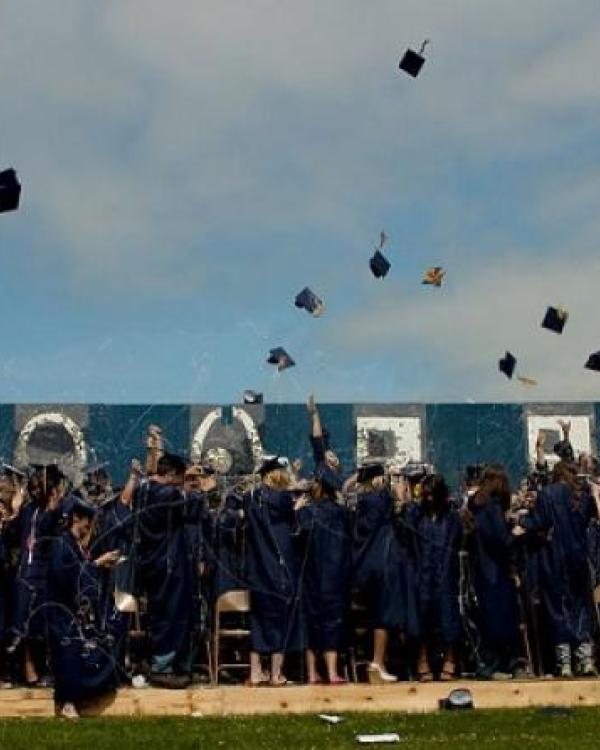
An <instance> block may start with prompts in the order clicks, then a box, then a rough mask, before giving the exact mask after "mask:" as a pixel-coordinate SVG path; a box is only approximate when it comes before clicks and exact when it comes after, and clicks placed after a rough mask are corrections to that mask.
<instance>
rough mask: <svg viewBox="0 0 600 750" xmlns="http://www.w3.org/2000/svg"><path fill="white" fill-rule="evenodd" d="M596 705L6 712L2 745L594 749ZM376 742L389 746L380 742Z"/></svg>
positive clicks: (96, 749) (35, 749)
mask: <svg viewBox="0 0 600 750" xmlns="http://www.w3.org/2000/svg"><path fill="white" fill-rule="evenodd" d="M599 725H600V709H595V708H589V709H588V708H580V709H577V710H576V711H574V712H573V714H572V715H570V716H550V717H549V716H543V715H540V713H539V712H537V711H536V710H534V709H531V710H529V709H527V710H510V711H471V712H465V713H460V712H459V713H446V712H444V713H442V712H440V713H436V714H424V715H406V714H389V713H388V714H346V715H345V716H344V721H343V723H341V724H337V725H335V726H330V725H328V724H325V723H324V722H322V721H321V720H320V719H318V718H317V717H316V716H283V715H281V716H268V717H244V718H228V719H222V718H185V719H159V718H156V719H143V720H141V719H116V718H115V719H110V718H106V719H82V720H81V721H79V722H73V723H67V722H65V721H62V720H58V719H53V720H51V719H27V720H21V719H7V720H4V721H1V722H0V748H7V749H9V750H21V748H23V750H39V749H40V748H49V749H50V748H51V749H53V750H54V749H56V750H59V748H60V750H68V749H69V748H74V749H75V748H77V750H104V749H105V748H119V750H130V749H132V748H136V749H137V748H143V749H144V750H163V749H164V750H167V749H168V750H183V749H186V748H190V749H191V748H194V749H195V750H204V748H206V749H207V750H208V748H210V749H211V750H213V749H214V750H253V749H254V748H261V750H288V748H290V750H303V749H306V750H325V748H326V750H335V748H350V747H354V748H358V747H362V746H359V745H358V743H357V742H356V740H355V735H356V734H357V733H361V732H373V733H380V732H398V733H399V734H400V735H401V737H402V738H403V741H402V743H401V744H400V745H392V746H389V747H390V750H391V748H392V747H398V748H399V750H401V749H402V748H406V749H407V750H408V748H411V750H412V749H413V748H414V749H415V750H420V749H421V748H434V749H435V748H439V749H440V750H455V749H456V750H459V748H460V750H486V748H490V749H491V748H493V749H494V750H503V749H504V748H520V750H526V749H527V750H529V748H542V747H543V748H557V749H558V748H567V747H569V748H570V747H576V748H590V749H591V748H594V750H597V748H598V745H599V734H600V733H599V731H598V730H599ZM375 747H380V748H383V747H386V746H383V745H380V746H375Z"/></svg>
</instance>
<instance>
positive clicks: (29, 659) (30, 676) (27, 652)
mask: <svg viewBox="0 0 600 750" xmlns="http://www.w3.org/2000/svg"><path fill="white" fill-rule="evenodd" d="M23 655H24V659H25V682H37V681H38V679H39V675H38V673H37V669H36V668H35V662H34V660H33V654H32V653H31V648H30V646H29V645H28V644H25V648H24V649H23Z"/></svg>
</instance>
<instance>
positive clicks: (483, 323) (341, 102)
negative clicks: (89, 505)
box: [0, 0, 600, 403]
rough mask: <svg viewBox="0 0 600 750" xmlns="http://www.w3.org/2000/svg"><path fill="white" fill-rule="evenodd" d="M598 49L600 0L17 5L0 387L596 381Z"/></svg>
mask: <svg viewBox="0 0 600 750" xmlns="http://www.w3.org/2000/svg"><path fill="white" fill-rule="evenodd" d="M425 38H428V39H430V40H431V41H430V45H429V46H428V48H427V52H426V54H427V61H426V63H425V66H424V67H423V70H422V72H421V74H420V76H419V77H418V78H417V79H412V78H410V77H409V76H407V75H406V74H404V73H402V72H401V71H399V70H398V60H399V59H400V57H401V56H402V54H403V52H404V50H405V49H406V48H407V47H412V48H414V49H419V47H420V45H421V42H422V41H423V40H424V39H425ZM599 68H600V5H599V4H598V2H597V0H577V2H576V3H574V4H565V3H564V2H562V0H502V2H501V3H498V2H497V0H427V1H424V0H421V2H416V1H414V2H413V0H303V1H302V2H301V3H299V2H297V1H296V2H291V1H289V0H215V1H214V2H208V0H170V1H169V2H168V3H165V2H164V1H163V2H158V0H103V2H98V0H60V3H49V2H47V0H18V2H16V1H15V0H0V91H1V92H2V106H1V107H0V168H7V167H11V166H12V167H14V168H15V169H16V170H17V172H18V175H19V178H20V180H21V183H22V185H23V192H22V197H21V206H20V209H19V211H18V212H16V213H10V214H2V215H0V267H1V269H2V286H1V296H0V311H1V317H0V320H1V322H2V328H3V336H2V342H3V344H2V352H1V356H0V401H3V402H43V403H46V402H107V403H127V402H137V403H153V402H161V403H187V402H192V403H230V402H236V401H238V400H239V399H240V396H241V393H242V391H243V390H244V389H247V388H252V389H255V390H258V391H262V392H264V396H265V400H266V401H267V402H290V401H291V402H297V401H303V400H305V398H306V396H307V394H308V393H310V392H314V393H315V395H316V397H317V399H318V400H321V401H334V402H348V401H369V402H381V401H392V402H421V401H426V402H447V401H451V402H471V401H475V402H480V401H522V400H579V399H582V400H600V374H598V373H593V372H590V371H587V370H585V369H584V368H583V364H584V363H585V361H586V359H587V356H588V355H589V354H590V352H592V351H596V350H598V349H600V326H599V325H598V321H599V314H598V297H599V294H598V285H599V282H600V253H599V252H598V250H599V249H600V248H599V245H600V211H599V210H598V203H599V201H600V138H599V137H598V131H599V128H600V87H599V85H598V74H597V71H598V69H599ZM382 229H383V230H385V232H386V234H387V235H388V237H389V241H388V243H387V245H386V248H385V250H386V253H387V255H388V258H389V260H390V261H391V264H392V268H391V270H390V272H389V274H388V276H387V277H386V278H385V279H379V280H378V279H375V278H374V277H373V276H372V275H371V273H370V270H369V266H368V261H369V257H370V256H371V254H372V253H373V248H374V245H375V244H376V243H377V241H378V239H379V232H380V231H381V230H382ZM431 265H442V266H444V267H445V268H446V269H447V277H446V283H445V285H444V287H442V289H434V288H431V287H424V286H422V285H421V283H420V280H421V276H422V273H423V271H424V270H425V269H426V268H427V267H428V266H431ZM304 286H309V287H311V288H312V289H313V290H314V291H315V292H316V293H317V294H318V295H319V296H320V297H321V298H322V299H323V300H324V301H325V303H326V305H327V311H326V313H325V315H324V316H322V317H321V318H319V319H315V318H312V317H311V316H309V315H308V314H307V313H306V312H304V311H300V310H298V309H296V308H295V307H294V304H293V301H294V297H295V295H296V294H297V293H298V292H299V291H300V290H301V289H302V288H303V287H304ZM548 305H561V306H563V307H565V308H566V309H568V311H569V313H570V317H569V320H568V323H567V327H566V329H565V332H564V334H563V335H562V336H557V335H555V334H552V333H550V332H547V331H544V330H542V329H541V327H540V323H541V320H542V318H543V315H544V312H545V309H546V307H547V306H548ZM276 346H284V347H285V348H286V349H287V350H288V351H289V353H290V354H291V355H292V357H293V358H294V359H295V361H296V363H297V366H296V367H295V368H292V369H290V370H286V371H284V372H282V373H277V371H276V370H274V369H273V368H272V367H270V366H269V365H267V364H266V358H267V356H268V354H269V349H270V348H272V347H276ZM507 349H508V350H510V351H512V352H513V353H514V354H515V355H516V356H517V358H518V360H519V364H518V372H519V373H520V374H522V375H526V376H528V377H531V378H535V379H536V380H537V381H538V386H537V387H534V388H527V387H525V386H523V385H522V384H520V383H519V382H517V381H516V379H515V380H513V381H508V380H507V379H506V378H505V377H504V376H503V375H501V374H500V373H499V372H498V370H497V362H498V359H499V358H500V357H501V356H502V355H503V354H504V352H505V351H506V350H507Z"/></svg>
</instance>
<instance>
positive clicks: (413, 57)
mask: <svg viewBox="0 0 600 750" xmlns="http://www.w3.org/2000/svg"><path fill="white" fill-rule="evenodd" d="M428 43H429V40H428V39H426V40H425V41H424V42H423V44H422V45H421V49H420V50H419V51H418V52H415V51H414V50H412V49H410V48H409V49H407V50H406V52H405V53H404V56H403V57H402V59H401V60H400V65H399V66H398V67H399V68H400V70H403V71H404V72H405V73H408V75H409V76H412V77H413V78H416V77H417V76H418V75H419V73H420V72H421V68H422V67H423V63H424V62H425V58H424V57H423V52H425V47H426V46H427V44H428Z"/></svg>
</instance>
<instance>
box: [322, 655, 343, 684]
mask: <svg viewBox="0 0 600 750" xmlns="http://www.w3.org/2000/svg"><path fill="white" fill-rule="evenodd" d="M337 662H338V655H337V651H325V664H326V665H327V678H328V679H329V682H339V681H340V676H339V675H338V671H337Z"/></svg>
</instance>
